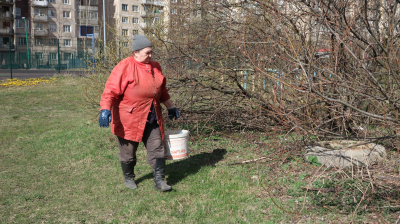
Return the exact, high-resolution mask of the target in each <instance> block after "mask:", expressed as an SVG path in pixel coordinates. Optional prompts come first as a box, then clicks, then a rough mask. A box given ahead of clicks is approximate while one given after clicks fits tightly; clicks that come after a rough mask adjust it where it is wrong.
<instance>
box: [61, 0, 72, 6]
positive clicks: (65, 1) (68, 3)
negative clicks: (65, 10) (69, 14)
mask: <svg viewBox="0 0 400 224" xmlns="http://www.w3.org/2000/svg"><path fill="white" fill-rule="evenodd" d="M63 4H64V5H71V3H70V1H69V0H63Z"/></svg>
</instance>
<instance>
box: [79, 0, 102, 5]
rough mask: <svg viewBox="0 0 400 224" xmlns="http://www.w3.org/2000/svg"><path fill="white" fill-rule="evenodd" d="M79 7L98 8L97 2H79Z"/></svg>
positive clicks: (88, 0) (81, 0)
mask: <svg viewBox="0 0 400 224" xmlns="http://www.w3.org/2000/svg"><path fill="white" fill-rule="evenodd" d="M78 4H79V6H98V2H97V0H78Z"/></svg>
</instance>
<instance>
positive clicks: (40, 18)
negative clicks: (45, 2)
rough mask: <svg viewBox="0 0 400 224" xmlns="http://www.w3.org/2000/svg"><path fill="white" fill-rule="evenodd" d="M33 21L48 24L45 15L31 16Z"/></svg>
mask: <svg viewBox="0 0 400 224" xmlns="http://www.w3.org/2000/svg"><path fill="white" fill-rule="evenodd" d="M33 21H35V22H48V21H49V18H48V17H47V15H45V14H40V15H33Z"/></svg>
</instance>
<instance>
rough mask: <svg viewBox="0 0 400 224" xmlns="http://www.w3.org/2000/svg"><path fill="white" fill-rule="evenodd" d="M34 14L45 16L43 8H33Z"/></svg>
mask: <svg viewBox="0 0 400 224" xmlns="http://www.w3.org/2000/svg"><path fill="white" fill-rule="evenodd" d="M33 14H34V15H35V16H43V15H44V14H43V9H36V8H35V9H34V10H33Z"/></svg>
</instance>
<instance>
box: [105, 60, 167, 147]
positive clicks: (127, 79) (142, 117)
mask: <svg viewBox="0 0 400 224" xmlns="http://www.w3.org/2000/svg"><path fill="white" fill-rule="evenodd" d="M165 85H166V79H165V77H164V75H163V74H162V71H161V67H160V65H159V64H158V62H155V61H150V63H149V64H144V63H140V62H137V61H135V59H133V56H130V57H128V58H125V59H124V60H122V61H121V62H119V63H118V65H116V66H115V67H114V69H113V70H112V72H111V75H110V77H109V78H108V80H107V83H106V85H105V89H104V92H103V94H102V95H101V101H100V107H101V109H102V110H104V109H107V110H111V108H112V121H111V131H112V133H114V134H115V135H116V136H119V137H122V138H124V139H127V140H131V141H135V142H141V141H142V137H143V132H144V128H145V126H146V121H147V116H148V114H149V112H150V108H151V103H154V107H155V109H156V114H157V120H158V125H159V126H160V131H161V136H162V139H164V126H163V120H162V113H161V105H160V102H165V101H167V100H168V99H170V96H169V94H168V91H167V88H166V86H165Z"/></svg>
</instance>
